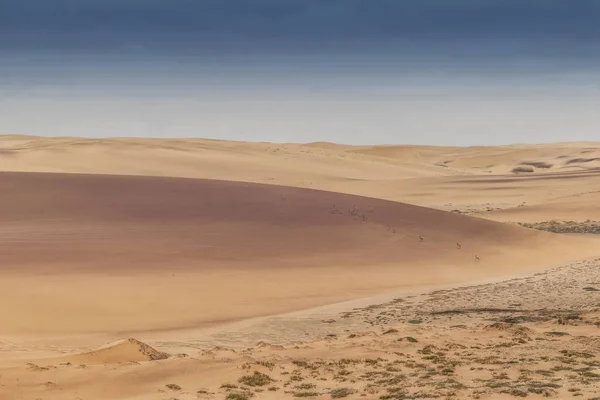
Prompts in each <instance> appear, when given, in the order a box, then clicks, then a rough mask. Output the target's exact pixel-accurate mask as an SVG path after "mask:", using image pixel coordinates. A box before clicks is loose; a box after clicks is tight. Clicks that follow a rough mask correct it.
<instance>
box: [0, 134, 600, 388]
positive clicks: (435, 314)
mask: <svg viewBox="0 0 600 400" xmlns="http://www.w3.org/2000/svg"><path fill="white" fill-rule="evenodd" d="M597 187H600V143H596V144H595V143H560V144H547V145H512V146H498V147H470V148H454V147H433V146H348V145H338V144H333V143H325V142H322V143H310V144H273V143H245V142H227V141H217V140H208V139H138V138H116V139H83V138H40V137H33V136H1V137H0V193H2V195H1V196H0V266H1V269H0V274H1V279H0V303H1V304H2V307H3V308H2V312H1V313H0V354H1V355H2V357H0V398H1V399H30V398H31V399H34V398H40V399H65V398H67V399H69V398H70V399H76V398H80V399H107V398H110V399H172V398H177V399H197V398H201V399H203V398H206V399H213V398H214V399H224V398H229V399H245V398H250V397H253V398H257V399H260V398H265V399H279V398H294V397H308V398H316V399H329V398H342V397H343V398H349V399H351V398H374V399H375V398H382V399H385V398H389V399H401V398H440V397H441V398H481V399H500V398H515V397H531V398H541V397H557V398H570V397H577V396H583V397H582V398H593V397H595V396H600V394H598V393H597V392H598V389H596V387H597V382H599V381H600V369H599V368H600V362H599V361H596V355H597V354H598V353H599V352H600V346H599V345H598V340H599V339H598V336H597V335H598V333H597V329H598V326H600V322H599V321H600V320H599V319H598V318H599V317H598V315H599V314H598V312H599V310H600V308H598V304H599V302H598V299H597V298H596V297H597V294H596V292H600V283H599V282H600V276H598V272H597V271H598V266H600V262H599V261H598V259H600V239H599V238H600V236H598V235H597V234H589V233H591V232H592V231H593V229H592V227H594V226H595V222H596V221H598V220H600V215H599V214H600V211H599V210H600V208H599V207H598V206H597V204H600V195H599V193H600V192H599V191H597V190H595V188H597ZM552 221H558V222H561V221H571V222H569V224H568V227H569V228H568V229H566V230H565V232H563V233H561V234H557V233H553V232H552V231H553V230H556V229H555V228H553V226H555V225H553V224H554V222H552ZM549 222H551V223H549ZM524 223H529V224H531V225H529V226H532V227H537V228H539V229H531V228H526V227H523V226H521V224H524ZM563 230H564V229H563ZM571 231H572V232H571ZM565 233H576V235H570V234H565Z"/></svg>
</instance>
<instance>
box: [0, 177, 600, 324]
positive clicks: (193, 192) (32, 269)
mask: <svg viewBox="0 0 600 400" xmlns="http://www.w3.org/2000/svg"><path fill="white" fill-rule="evenodd" d="M0 187H1V188H2V191H3V193H9V194H10V195H6V196H2V198H1V199H0V209H1V210H2V211H3V212H2V215H1V227H0V237H1V238H2V241H1V243H0V263H1V265H2V272H1V273H2V275H3V279H2V282H1V283H0V286H1V289H2V290H1V291H0V293H1V295H0V296H1V300H2V301H3V302H5V303H9V304H14V306H13V307H11V309H10V310H7V312H6V313H3V314H2V315H1V316H0V318H1V320H0V322H1V324H2V327H3V330H4V331H5V332H43V331H47V332H80V331H85V332H119V331H140V330H142V331H143V330H153V329H174V328H183V327H193V326H199V325H202V324H205V323H214V322H220V321H227V320H233V319H238V318H242V317H252V316H258V315H268V314H272V313H276V312H285V311H290V310H294V309H301V308H305V307H310V306H314V305H319V304H327V303H330V302H334V301H339V300H346V299H350V298H354V297H357V296H358V297H360V296H366V295H369V294H373V293H378V292H380V291H382V290H383V291H385V290H391V289H394V288H398V287H407V286H411V285H419V284H435V283H447V282H455V281H465V280H474V279H483V278H489V277H493V276H499V275H507V274H512V273H514V272H523V271H527V270H533V269H536V268H539V267H542V266H547V264H548V263H558V262H561V261H564V260H571V259H573V258H574V257H575V258H583V257H586V256H589V255H591V254H594V253H595V252H597V248H596V244H595V243H594V242H593V241H587V240H583V239H581V240H580V239H575V238H568V239H567V238H562V237H560V238H559V237H556V236H555V235H550V234H546V233H543V232H537V231H533V230H529V229H523V228H517V227H512V226H507V225H504V224H500V223H496V222H491V221H487V220H483V219H477V218H471V217H467V216H463V215H457V214H453V213H448V212H443V211H438V210H432V209H427V208H423V207H418V206H412V205H407V204H400V203H395V202H389V201H384V200H378V199H372V198H366V197H358V196H350V195H344V194H339V193H332V192H323V191H316V190H308V189H300V188H291V187H280V186H274V185H259V184H249V183H239V182H226V181H213V180H194V179H179V178H156V177H132V176H107V175H83V174H49V173H44V174H41V173H6V172H5V173H1V174H0ZM419 236H422V237H423V241H422V242H421V241H420V240H419ZM457 242H459V243H460V244H461V249H457ZM507 248H509V249H510V252H507V251H506V249H507ZM575 252H576V255H575V256H574V253H575ZM475 255H477V256H478V257H479V258H480V260H481V261H480V262H477V261H476V259H475ZM366 271H368V274H366V275H365V272H366ZM29 279H30V280H29ZM109 293H110V296H109V295H108V294H109ZM190 305H192V306H190Z"/></svg>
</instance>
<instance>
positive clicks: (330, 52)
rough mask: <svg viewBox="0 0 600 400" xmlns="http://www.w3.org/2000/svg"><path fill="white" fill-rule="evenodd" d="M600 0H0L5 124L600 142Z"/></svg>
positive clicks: (297, 136)
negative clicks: (599, 108)
mask: <svg viewBox="0 0 600 400" xmlns="http://www.w3.org/2000/svg"><path fill="white" fill-rule="evenodd" d="M599 100H600V0H571V1H566V0H452V1H449V0H0V133H4V134H31V135H41V136H84V137H113V136H128V137H133V136H135V137H206V138H216V139H228V140H247V141H271V142H313V141H331V142H339V143H349V144H400V143H405V144H431V145H438V144H439V145H460V146H469V145H494V144H510V143H543V142H556V141H594V140H595V141H600V112H598V105H600V102H599Z"/></svg>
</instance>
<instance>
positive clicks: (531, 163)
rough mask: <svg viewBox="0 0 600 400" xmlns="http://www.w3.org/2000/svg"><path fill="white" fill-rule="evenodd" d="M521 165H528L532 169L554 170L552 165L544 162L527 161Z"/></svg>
mask: <svg viewBox="0 0 600 400" xmlns="http://www.w3.org/2000/svg"><path fill="white" fill-rule="evenodd" d="M521 165H527V166H530V167H535V168H541V169H549V168H552V164H548V163H547V162H544V161H525V162H522V163H521Z"/></svg>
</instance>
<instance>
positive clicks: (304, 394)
mask: <svg viewBox="0 0 600 400" xmlns="http://www.w3.org/2000/svg"><path fill="white" fill-rule="evenodd" d="M318 395H319V393H317V392H296V393H294V397H316V396H318Z"/></svg>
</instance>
